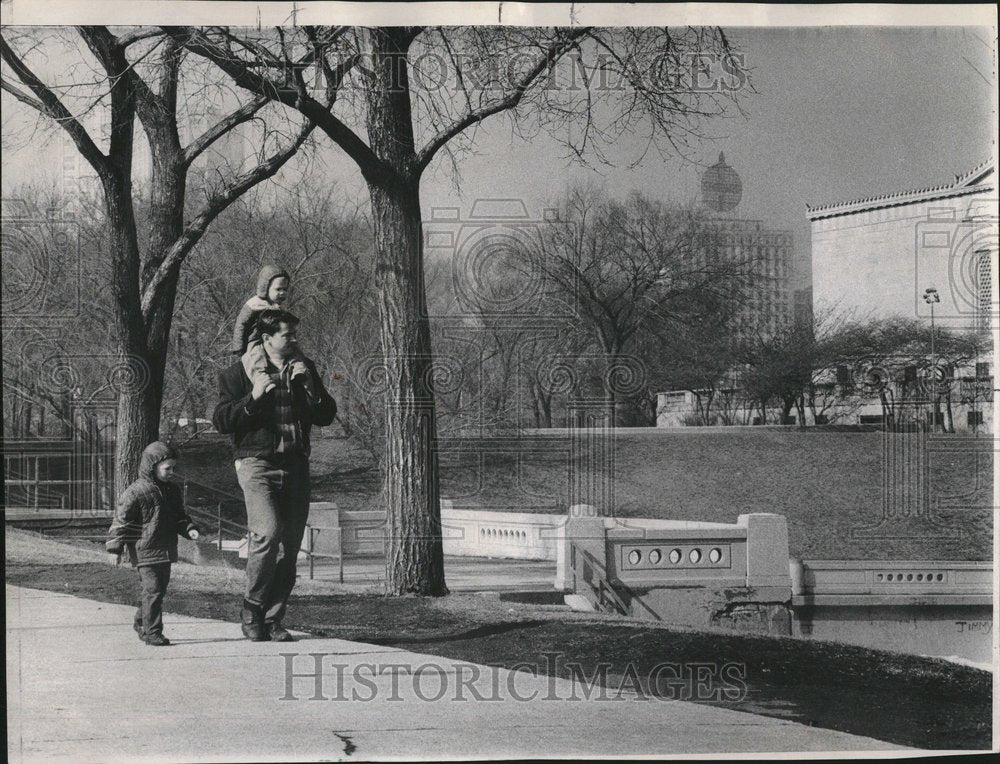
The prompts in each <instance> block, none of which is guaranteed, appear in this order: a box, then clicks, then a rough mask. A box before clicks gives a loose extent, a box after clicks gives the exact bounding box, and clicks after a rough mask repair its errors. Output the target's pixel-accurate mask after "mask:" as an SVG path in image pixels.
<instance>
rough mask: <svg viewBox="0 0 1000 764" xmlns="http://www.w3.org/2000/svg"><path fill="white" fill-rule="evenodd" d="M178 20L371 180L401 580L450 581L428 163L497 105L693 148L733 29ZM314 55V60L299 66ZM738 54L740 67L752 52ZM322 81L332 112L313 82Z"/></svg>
mask: <svg viewBox="0 0 1000 764" xmlns="http://www.w3.org/2000/svg"><path fill="white" fill-rule="evenodd" d="M166 31H167V32H168V33H169V34H170V35H171V36H172V37H173V38H174V39H175V40H176V41H177V42H178V43H179V44H181V45H184V46H185V47H186V48H188V49H189V50H191V51H193V52H195V53H197V54H199V55H202V56H204V57H206V58H208V59H209V60H211V61H213V62H214V63H215V64H217V65H218V66H219V67H220V68H221V69H222V70H223V71H225V72H226V73H227V74H228V75H229V76H230V77H231V78H232V80H233V81H234V82H235V83H236V84H237V85H239V86H240V87H242V88H244V89H246V90H247V91H249V92H251V93H252V94H254V96H263V97H266V98H268V99H271V100H274V101H279V102H281V103H283V104H285V105H286V106H288V107H291V108H294V109H297V110H299V111H301V112H302V113H303V114H304V115H306V116H307V117H308V118H309V119H311V120H314V121H315V122H316V124H317V125H318V126H319V127H320V129H322V130H323V132H324V133H326V135H327V136H329V137H330V139H331V140H332V141H333V142H334V143H335V144H336V145H337V146H338V147H339V148H340V149H341V150H342V151H343V152H344V153H345V154H346V155H347V156H348V157H350V158H351V159H352V160H353V161H354V162H355V163H356V164H357V166H358V168H359V169H360V171H361V174H362V176H363V177H364V179H365V181H366V182H367V184H368V189H369V197H370V199H371V208H372V219H373V223H374V238H375V255H376V271H375V273H376V284H377V288H378V305H379V321H380V339H381V346H382V352H383V355H384V362H385V363H384V366H385V369H384V371H385V376H386V380H387V384H386V389H387V390H388V393H387V396H386V404H385V418H386V449H387V450H386V458H385V464H386V474H385V484H384V491H385V497H386V504H387V507H388V537H389V549H388V555H387V563H386V568H387V590H388V591H389V592H391V593H396V594H401V593H405V592H414V593H419V594H429V595H440V594H444V593H446V591H447V588H446V586H445V581H444V566H443V556H442V547H441V527H440V504H439V483H438V473H437V469H436V467H435V463H434V453H433V451H434V442H435V439H436V436H437V430H436V427H437V425H436V420H435V404H434V396H433V393H432V391H431V390H430V389H429V387H428V385H427V384H426V380H427V379H428V378H429V376H428V375H429V373H430V371H431V368H430V367H431V363H432V357H431V331H430V324H429V320H428V317H427V304H426V295H425V293H424V288H423V275H424V274H423V236H422V227H421V218H422V215H421V204H420V180H421V177H422V175H423V173H424V171H425V170H426V169H427V167H428V166H429V165H430V163H431V162H432V161H433V160H434V159H435V158H436V157H438V156H439V155H441V154H442V153H444V154H446V155H447V156H448V158H450V159H451V161H452V162H453V163H455V164H456V165H457V162H458V161H459V159H460V157H461V155H462V153H463V152H464V151H467V150H469V149H470V148H471V147H472V146H473V145H474V143H475V130H476V128H477V126H479V125H480V124H481V123H483V122H485V121H487V120H491V119H494V118H495V120H500V119H504V118H506V119H507V120H508V121H509V123H510V124H511V125H512V127H513V129H514V130H515V131H517V132H519V133H520V134H522V135H529V134H531V133H532V132H536V131H538V130H546V131H548V132H550V133H551V134H553V135H556V136H558V137H559V138H561V139H562V140H563V141H564V143H565V145H566V146H567V148H568V149H569V150H570V152H571V153H572V154H574V155H576V156H580V157H582V156H584V154H585V153H590V154H592V155H596V156H598V157H600V156H601V155H600V149H601V146H602V145H603V146H606V145H608V144H609V143H610V142H612V141H614V140H615V139H617V138H619V137H620V136H622V135H623V134H627V133H641V134H644V135H646V136H647V137H648V143H647V145H648V146H649V147H651V148H654V149H661V150H678V149H683V147H684V145H685V143H686V141H688V140H690V139H691V138H692V137H696V136H697V134H698V127H699V125H700V124H701V122H702V119H703V118H704V117H707V116H711V115H713V114H718V113H720V112H721V111H722V107H723V105H724V103H725V102H726V101H730V100H731V97H732V95H733V91H732V90H731V89H726V88H715V89H711V90H708V89H704V88H698V87H693V86H692V84H691V82H690V75H691V73H692V72H691V70H692V63H693V62H694V59H693V56H695V55H702V56H704V55H710V56H715V57H716V59H719V58H722V57H724V56H728V55H729V54H730V50H729V45H728V42H727V40H726V38H725V36H724V34H723V33H722V32H721V31H719V30H715V29H693V28H688V29H670V30H667V29H616V30H604V29H595V28H588V27H582V28H569V29H565V28H556V29H535V28H517V27H495V28H462V27H459V28H446V27H382V28H364V29H361V28H345V27H334V28H312V27H306V28H303V29H296V30H292V31H288V30H278V32H277V33H275V34H255V33H253V32H249V33H241V34H237V33H236V32H234V31H233V30H230V29H208V30H199V29H192V28H183V29H178V28H172V29H168V30H166ZM302 51H305V52H304V53H303V52H302ZM309 56H312V58H311V59H310V60H309V64H310V65H311V67H307V66H304V65H301V64H300V63H296V62H303V61H305V60H306V58H307V57H309ZM702 60H703V59H702ZM727 63H729V64H731V67H730V68H731V69H733V70H734V71H736V72H739V73H742V66H741V61H740V60H739V59H733V60H731V61H729V62H727ZM560 64H565V66H563V67H562V68H561V69H560V67H559V65H560ZM317 74H318V76H317ZM581 75H582V80H583V85H582V87H581V86H580V78H581ZM560 76H563V77H565V76H569V77H577V78H578V79H577V86H576V87H570V86H560V84H559V77H560ZM309 78H312V79H313V80H314V81H318V82H319V83H320V84H321V88H320V89H321V90H322V91H323V92H324V93H325V94H326V96H327V99H328V100H329V101H330V103H331V104H335V106H334V108H333V109H331V108H329V107H328V105H327V104H324V103H321V102H320V101H319V100H317V99H316V98H314V97H313V96H312V95H311V94H310V92H309V87H308V85H307V80H308V79H309ZM599 78H603V83H602V81H601V79H599ZM609 80H611V81H613V85H611V86H609V85H608V81H609ZM740 81H741V82H743V81H745V78H741V80H740ZM442 82H444V86H441V83H442ZM571 127H573V128H575V129H574V130H570V128H571Z"/></svg>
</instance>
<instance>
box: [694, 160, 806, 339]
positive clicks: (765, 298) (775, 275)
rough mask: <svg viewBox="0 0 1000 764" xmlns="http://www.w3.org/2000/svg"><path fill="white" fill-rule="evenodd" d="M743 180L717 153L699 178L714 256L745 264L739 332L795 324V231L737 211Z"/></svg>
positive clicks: (768, 330) (766, 332) (764, 331)
mask: <svg viewBox="0 0 1000 764" xmlns="http://www.w3.org/2000/svg"><path fill="white" fill-rule="evenodd" d="M742 198H743V181H742V179H741V178H740V176H739V175H738V174H737V172H736V171H735V170H734V169H733V168H732V167H730V166H729V165H728V164H727V163H726V157H725V155H724V154H723V153H721V152H720V153H719V161H718V162H716V163H715V164H714V165H712V166H711V167H709V168H708V170H706V172H705V174H704V175H703V176H702V180H701V200H700V201H701V205H702V207H704V208H705V209H706V210H707V211H708V213H709V220H708V223H707V226H708V235H707V236H706V238H705V243H706V246H707V249H708V253H709V256H710V257H718V258H720V259H722V260H724V261H729V262H736V263H742V264H743V268H742V271H743V277H744V283H743V289H744V293H743V294H742V295H741V298H742V301H741V305H740V306H739V308H738V309H737V330H738V331H739V333H740V334H751V333H757V334H763V335H769V334H774V333H775V332H778V331H780V330H781V329H783V328H785V327H787V326H788V325H790V324H791V322H792V318H793V314H792V286H791V285H792V277H793V271H792V268H793V266H792V263H793V259H792V258H793V239H792V233H791V231H783V230H774V229H770V228H768V227H767V226H766V225H765V224H764V222H763V221H761V220H747V219H743V218H740V217H738V216H737V209H738V207H739V204H740V201H741V200H742Z"/></svg>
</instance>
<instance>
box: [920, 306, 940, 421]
mask: <svg viewBox="0 0 1000 764" xmlns="http://www.w3.org/2000/svg"><path fill="white" fill-rule="evenodd" d="M924 302H926V303H927V304H928V305H930V306H931V384H932V385H934V387H936V386H937V385H936V382H937V354H936V353H935V352H934V303H936V302H941V296H940V295H939V294H938V290H936V289H935V288H934V287H927V289H925V290H924ZM932 389H934V388H932ZM931 417H933V419H934V421H933V424H932V427H931V429H932V430H936V429H937V417H938V399H937V396H935V397H934V408H933V410H932V411H931Z"/></svg>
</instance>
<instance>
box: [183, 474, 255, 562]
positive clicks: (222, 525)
mask: <svg viewBox="0 0 1000 764" xmlns="http://www.w3.org/2000/svg"><path fill="white" fill-rule="evenodd" d="M192 487H194V488H196V489H197V490H198V491H203V492H207V493H208V494H209V495H211V496H214V497H215V501H212V502H209V503H208V506H213V505H214V507H215V511H214V512H213V511H212V510H210V509H207V508H206V506H205V505H204V504H192V503H191V493H192V491H191V488H192ZM226 504H236V505H239V506H241V507H242V506H244V502H243V497H242V496H236V495H234V494H231V493H227V492H226V491H222V490H219V489H218V488H213V487H212V486H210V485H205V484H204V483H199V482H198V481H196V480H185V481H184V508H185V511H186V512H187V513H188V515H189V516H190V517H191V519H192V520H198V519H200V520H202V521H203V522H205V523H206V524H209V523H211V524H214V526H215V529H216V540H215V544H216V548H217V549H218V550H219V551H220V552H221V551H222V550H223V548H224V547H223V541H224V540H225V535H226V533H227V532H228V533H229V534H230V536H233V537H235V538H238V539H242V538H243V537H245V536H246V535H247V534H248V533H249V528H248V527H247V526H246V525H244V524H243V523H238V522H236V521H234V520H230V519H228V518H226V517H223V514H222V507H223V506H224V505H226Z"/></svg>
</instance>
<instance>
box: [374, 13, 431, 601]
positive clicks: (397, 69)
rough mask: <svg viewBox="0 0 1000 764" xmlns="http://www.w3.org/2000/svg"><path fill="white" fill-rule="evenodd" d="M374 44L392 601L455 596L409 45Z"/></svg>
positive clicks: (394, 32)
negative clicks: (445, 536) (438, 459)
mask: <svg viewBox="0 0 1000 764" xmlns="http://www.w3.org/2000/svg"><path fill="white" fill-rule="evenodd" d="M369 34H370V35H371V52H372V62H371V67H372V68H371V75H370V77H371V87H370V88H369V90H368V101H369V108H368V134H369V138H370V140H371V145H372V149H373V150H374V151H375V153H376V154H377V155H378V156H379V157H380V158H382V159H383V160H384V161H386V162H387V163H388V164H389V165H390V166H391V167H392V168H393V169H394V170H395V171H396V172H395V174H394V176H393V177H387V178H383V177H367V178H366V179H367V180H368V184H369V194H370V197H371V206H372V217H373V222H374V228H375V252H376V254H375V279H376V284H377V287H378V295H379V306H378V307H379V318H380V325H381V326H380V328H381V340H382V353H383V360H384V363H385V371H386V375H387V382H388V387H387V391H386V400H385V414H386V460H385V483H384V496H385V501H386V510H387V515H388V527H387V531H388V549H387V554H386V590H387V593H389V594H397V595H398V594H406V593H414V594H421V595H431V596H439V595H444V594H447V593H448V588H447V587H446V586H445V580H444V552H443V548H442V543H441V504H440V493H439V485H438V476H437V470H436V469H435V468H434V459H435V455H434V449H435V446H436V440H437V431H436V422H435V408H434V391H433V387H432V385H431V384H430V373H431V368H430V366H431V333H430V322H429V320H428V318H427V302H426V295H425V291H424V277H423V276H424V273H423V268H424V263H423V233H422V227H421V219H420V218H421V215H420V179H419V176H416V175H415V174H414V173H413V172H412V161H413V156H414V150H413V127H412V115H411V112H410V100H409V87H408V84H407V82H406V76H407V75H406V65H405V64H406V62H405V57H406V43H405V42H403V41H402V38H401V35H404V36H405V32H401V31H400V30H398V29H395V28H394V29H374V30H370V32H369Z"/></svg>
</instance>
